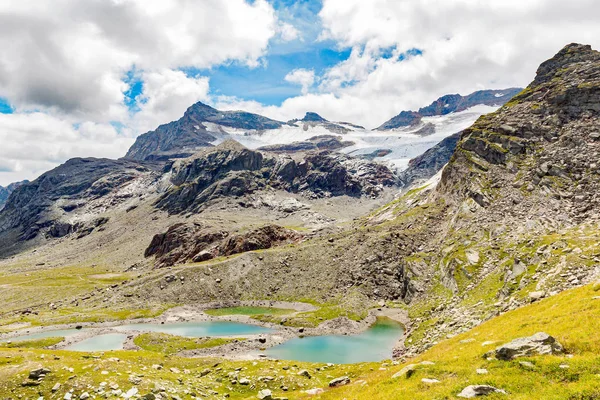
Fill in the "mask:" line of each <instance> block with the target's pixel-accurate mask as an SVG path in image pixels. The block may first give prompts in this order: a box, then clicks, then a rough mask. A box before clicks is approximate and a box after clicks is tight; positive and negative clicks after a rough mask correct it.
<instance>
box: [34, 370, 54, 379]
mask: <svg viewBox="0 0 600 400" xmlns="http://www.w3.org/2000/svg"><path fill="white" fill-rule="evenodd" d="M50 372H51V371H50V370H49V369H48V368H38V369H34V370H31V371H29V379H40V378H42V377H44V376H46V375H48V374H49V373H50Z"/></svg>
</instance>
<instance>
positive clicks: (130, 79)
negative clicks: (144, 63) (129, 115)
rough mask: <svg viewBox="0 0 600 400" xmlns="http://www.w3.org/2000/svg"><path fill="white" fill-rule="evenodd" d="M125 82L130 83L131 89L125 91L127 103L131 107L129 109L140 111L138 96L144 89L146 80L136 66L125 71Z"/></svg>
mask: <svg viewBox="0 0 600 400" xmlns="http://www.w3.org/2000/svg"><path fill="white" fill-rule="evenodd" d="M123 82H125V83H126V84H128V85H129V89H128V90H127V91H126V92H124V93H123V94H124V95H125V105H126V106H127V107H128V108H129V111H132V112H135V111H139V106H138V99H137V97H138V96H139V95H140V94H141V93H142V91H143V90H144V82H143V81H142V79H141V77H140V74H139V73H138V71H137V70H136V68H135V66H134V67H133V68H132V69H130V70H129V71H127V72H126V73H125V78H124V79H123Z"/></svg>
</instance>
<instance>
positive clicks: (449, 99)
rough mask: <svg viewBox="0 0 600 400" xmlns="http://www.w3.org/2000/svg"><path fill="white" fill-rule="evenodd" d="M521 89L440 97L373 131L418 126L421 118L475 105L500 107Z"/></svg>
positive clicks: (394, 118)
mask: <svg viewBox="0 0 600 400" xmlns="http://www.w3.org/2000/svg"><path fill="white" fill-rule="evenodd" d="M521 90H522V89H521V88H508V89H503V90H480V91H477V92H473V93H471V94H469V95H467V96H461V95H460V94H449V95H445V96H442V97H440V98H438V99H437V100H435V101H434V102H432V103H431V104H430V105H428V106H425V107H421V108H420V109H419V110H418V111H402V112H400V113H399V114H398V115H396V116H395V117H393V118H391V119H390V120H388V121H386V122H384V123H383V124H381V125H380V126H379V127H378V128H375V130H379V131H385V130H392V129H396V128H402V127H409V126H415V125H418V124H419V123H420V122H421V120H422V119H423V117H431V116H436V115H445V114H448V113H451V112H460V111H464V110H466V109H468V108H470V107H473V106H475V105H480V104H481V105H490V106H495V105H502V104H504V103H506V102H507V101H509V100H510V99H511V98H512V97H513V96H514V95H516V94H517V93H519V92H520V91H521Z"/></svg>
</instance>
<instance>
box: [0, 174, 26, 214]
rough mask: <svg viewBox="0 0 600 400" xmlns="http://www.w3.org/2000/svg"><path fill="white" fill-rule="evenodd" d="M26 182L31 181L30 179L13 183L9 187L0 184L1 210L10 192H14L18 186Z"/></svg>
mask: <svg viewBox="0 0 600 400" xmlns="http://www.w3.org/2000/svg"><path fill="white" fill-rule="evenodd" d="M26 183H29V181H27V180H25V181H21V182H15V183H11V184H10V185H8V186H7V187H3V186H0V211H1V210H2V209H3V208H4V205H5V204H6V202H7V201H8V198H9V197H10V194H11V193H12V192H14V191H15V189H16V188H18V187H19V186H23V185H24V184H26Z"/></svg>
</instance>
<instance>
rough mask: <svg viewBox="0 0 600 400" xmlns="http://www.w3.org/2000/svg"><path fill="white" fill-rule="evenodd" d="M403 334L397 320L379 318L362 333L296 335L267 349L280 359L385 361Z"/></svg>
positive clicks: (350, 361) (269, 353)
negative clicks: (300, 336)
mask: <svg viewBox="0 0 600 400" xmlns="http://www.w3.org/2000/svg"><path fill="white" fill-rule="evenodd" d="M403 333H404V331H403V328H402V326H401V325H400V324H398V323H397V322H395V321H392V320H391V319H387V318H380V319H378V320H377V322H376V323H375V324H374V325H373V326H372V327H371V328H369V329H368V330H366V331H365V332H363V333H361V334H359V335H352V336H341V335H331V336H312V337H307V338H302V339H301V338H296V339H292V340H290V341H288V342H285V343H283V344H281V345H279V346H275V347H273V348H270V349H267V350H266V351H265V354H266V355H268V356H269V357H273V358H277V359H280V360H295V361H307V362H320V363H334V364H352V363H360V362H375V361H382V360H386V359H390V358H392V351H393V348H394V345H395V344H396V343H397V342H398V340H399V339H400V338H401V337H402V334H403Z"/></svg>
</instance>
